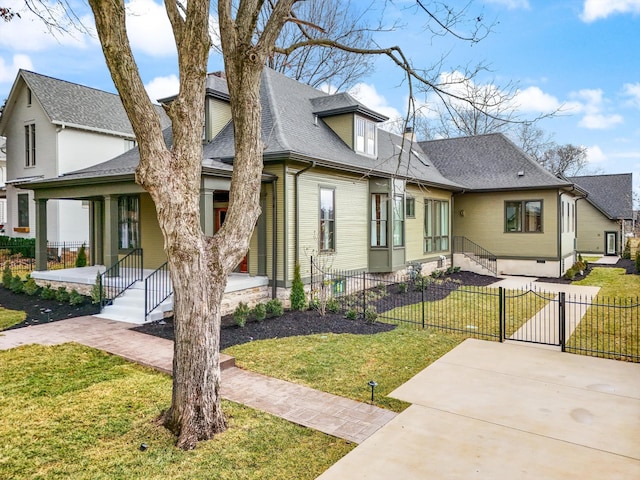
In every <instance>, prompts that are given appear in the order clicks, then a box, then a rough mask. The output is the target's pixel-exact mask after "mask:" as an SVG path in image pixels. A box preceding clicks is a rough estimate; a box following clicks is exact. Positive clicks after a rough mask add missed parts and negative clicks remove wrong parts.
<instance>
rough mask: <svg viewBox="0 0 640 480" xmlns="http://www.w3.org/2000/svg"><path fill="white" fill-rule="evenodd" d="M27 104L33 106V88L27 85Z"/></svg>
mask: <svg viewBox="0 0 640 480" xmlns="http://www.w3.org/2000/svg"><path fill="white" fill-rule="evenodd" d="M27 106H28V107H30V106H31V89H30V88H29V87H27Z"/></svg>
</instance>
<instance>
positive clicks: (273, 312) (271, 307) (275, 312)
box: [265, 298, 284, 317]
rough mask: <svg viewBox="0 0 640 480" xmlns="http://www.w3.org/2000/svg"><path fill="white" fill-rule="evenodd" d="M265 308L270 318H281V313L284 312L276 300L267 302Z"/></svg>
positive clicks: (279, 302)
mask: <svg viewBox="0 0 640 480" xmlns="http://www.w3.org/2000/svg"><path fill="white" fill-rule="evenodd" d="M265 307H266V309H267V315H269V316H270V317H280V316H282V312H283V311H284V309H283V308H282V302H281V301H280V300H278V299H277V298H274V299H273V300H269V301H268V302H267V304H266V305H265Z"/></svg>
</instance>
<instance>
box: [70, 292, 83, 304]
mask: <svg viewBox="0 0 640 480" xmlns="http://www.w3.org/2000/svg"><path fill="white" fill-rule="evenodd" d="M83 303H84V297H83V296H82V295H80V294H79V293H78V291H77V290H76V289H75V288H74V289H73V290H71V293H69V305H82V304H83Z"/></svg>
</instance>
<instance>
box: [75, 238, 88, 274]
mask: <svg viewBox="0 0 640 480" xmlns="http://www.w3.org/2000/svg"><path fill="white" fill-rule="evenodd" d="M86 266H87V251H86V249H85V247H84V243H83V244H82V246H81V247H80V250H78V256H77V257H76V267H78V268H79V267H86Z"/></svg>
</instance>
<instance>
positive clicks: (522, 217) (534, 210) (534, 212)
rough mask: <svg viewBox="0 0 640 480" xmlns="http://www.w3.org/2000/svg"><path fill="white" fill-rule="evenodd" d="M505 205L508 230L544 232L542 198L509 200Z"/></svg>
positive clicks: (511, 231)
mask: <svg viewBox="0 0 640 480" xmlns="http://www.w3.org/2000/svg"><path fill="white" fill-rule="evenodd" d="M504 205H505V206H504V212H505V219H504V220H505V231H506V232H508V233H517V232H525V233H533V232H542V200H519V201H508V202H505V204H504ZM562 215H563V216H564V213H563V214H562ZM563 222H564V219H563Z"/></svg>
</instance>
